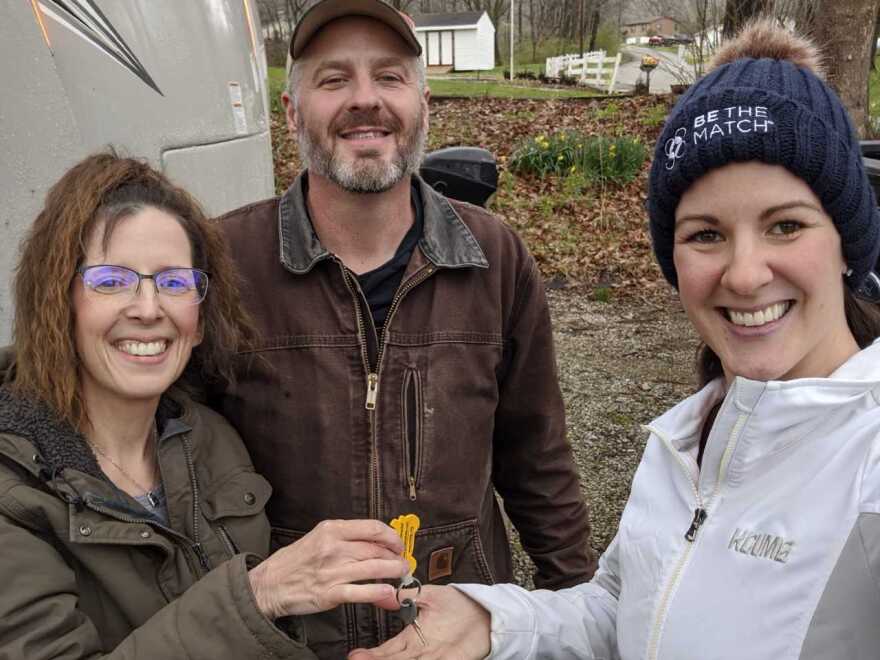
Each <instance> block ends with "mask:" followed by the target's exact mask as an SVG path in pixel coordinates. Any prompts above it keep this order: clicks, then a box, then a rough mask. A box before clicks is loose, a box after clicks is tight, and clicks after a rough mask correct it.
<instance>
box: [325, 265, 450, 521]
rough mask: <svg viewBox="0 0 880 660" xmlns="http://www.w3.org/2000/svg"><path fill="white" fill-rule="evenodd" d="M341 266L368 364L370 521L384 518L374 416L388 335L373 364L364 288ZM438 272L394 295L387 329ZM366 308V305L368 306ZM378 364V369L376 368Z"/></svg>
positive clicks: (422, 275)
mask: <svg viewBox="0 0 880 660" xmlns="http://www.w3.org/2000/svg"><path fill="white" fill-rule="evenodd" d="M337 263H338V264H339V267H340V269H341V270H342V278H343V280H344V281H345V285H346V287H347V288H348V290H349V293H351V296H352V300H353V302H354V309H355V317H356V319H357V325H358V330H359V332H360V336H361V337H362V341H361V346H360V347H361V359H362V360H363V363H364V371H365V372H366V374H367V397H366V401H365V405H364V407H365V408H366V409H367V410H368V411H370V412H369V416H370V518H374V519H378V518H379V517H380V516H379V514H380V512H379V510H378V509H379V505H378V500H379V487H380V484H379V456H378V449H377V446H376V444H377V442H376V426H375V419H374V416H373V412H374V411H375V409H376V400H377V398H378V396H379V374H380V373H381V371H382V358H383V356H384V355H385V333H383V337H382V341H381V342H378V341H377V342H376V343H377V344H378V348H377V349H376V351H377V354H376V361H375V363H373V362H372V361H371V359H370V358H371V355H370V353H371V351H370V350H369V349H370V345H369V339H368V336H367V328H366V323H365V321H364V315H365V314H367V313H369V308H368V306H367V309H366V310H364V311H362V303H364V295H363V292H361V291H360V286H358V285H356V284H354V283H353V282H352V279H353V278H354V276H353V275H352V274H351V273H350V272H349V270H348V269H347V268H346V267H345V264H343V263H342V262H341V261H339V260H338V259H337ZM434 270H435V268H434V266H432V265H431V266H427V267H425V268H423V269H422V270H420V271H419V272H417V273H416V274H415V275H413V276H412V277H410V278H409V280H407V281H406V282H404V283H403V285H401V286H400V287H399V288H398V289H397V292H396V293H395V294H394V298H393V299H392V301H391V305H390V306H389V308H388V314H387V315H386V317H385V327H386V328H387V327H388V326H389V325H390V324H391V319H392V318H393V317H394V314H395V312H397V308H398V307H399V306H400V301H401V300H402V299H403V297H404V296H405V295H406V294H407V293H408V292H409V291H410V290H411V289H412V288H413V287H415V286H416V285H418V284H420V283H421V282H423V281H424V280H426V279H427V278H428V277H429V276H430V275H431V274H432V273H433V272H434ZM355 286H357V290H355ZM364 306H366V305H365V303H364ZM370 328H371V329H372V335H373V337H374V338H375V336H376V331H375V328H373V327H372V321H370ZM374 364H375V369H374V368H373V365H374Z"/></svg>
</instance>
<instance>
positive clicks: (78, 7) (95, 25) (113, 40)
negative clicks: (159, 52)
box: [39, 0, 164, 96]
mask: <svg viewBox="0 0 880 660" xmlns="http://www.w3.org/2000/svg"><path fill="white" fill-rule="evenodd" d="M39 4H40V8H41V9H42V10H43V13H44V14H45V15H46V16H50V17H52V18H53V19H55V20H56V21H57V22H58V23H59V24H61V25H63V26H64V27H66V28H67V29H68V30H70V31H71V32H73V33H74V34H77V35H79V36H80V37H82V38H83V39H85V40H86V41H88V42H89V43H91V44H92V45H93V46H95V47H97V48H99V49H100V50H102V51H104V52H105V53H107V54H108V55H109V56H110V57H112V58H113V59H114V60H115V61H116V62H118V63H119V64H121V65H122V66H124V67H125V68H126V69H128V70H129V71H131V72H132V73H133V74H134V75H136V76H137V77H138V78H140V79H141V80H142V81H143V82H144V83H145V84H146V85H148V86H149V87H150V88H152V89H153V90H155V91H156V92H157V93H158V94H160V95H162V96H164V94H162V90H161V89H159V86H158V85H156V83H155V81H154V80H153V78H152V77H151V76H150V74H149V73H147V70H146V69H145V68H144V66H143V64H141V62H140V60H139V59H138V58H137V56H136V55H135V54H134V52H132V50H131V48H129V47H128V44H126V43H125V40H124V39H123V38H122V37H121V36H120V35H119V33H118V32H117V31H116V28H114V27H113V24H112V23H111V22H110V21H109V20H107V17H106V16H105V15H104V13H103V12H102V11H101V10H100V8H99V7H98V6H97V5H96V4H95V2H94V0H40V3H39Z"/></svg>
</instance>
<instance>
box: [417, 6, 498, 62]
mask: <svg viewBox="0 0 880 660" xmlns="http://www.w3.org/2000/svg"><path fill="white" fill-rule="evenodd" d="M413 20H414V21H415V24H416V37H417V38H418V40H419V43H420V44H421V45H422V59H423V60H424V62H425V65H426V66H443V67H452V68H453V69H455V70H456V71H487V70H489V69H494V68H495V26H494V25H492V20H491V19H490V18H489V14H487V13H486V12H484V11H483V12H478V11H472V12H460V13H457V14H417V15H415V16H413Z"/></svg>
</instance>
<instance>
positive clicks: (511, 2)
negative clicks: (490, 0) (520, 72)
mask: <svg viewBox="0 0 880 660" xmlns="http://www.w3.org/2000/svg"><path fill="white" fill-rule="evenodd" d="M514 3H515V0H510V82H513V36H514V35H513V17H514V16H515V14H514V13H513V6H514Z"/></svg>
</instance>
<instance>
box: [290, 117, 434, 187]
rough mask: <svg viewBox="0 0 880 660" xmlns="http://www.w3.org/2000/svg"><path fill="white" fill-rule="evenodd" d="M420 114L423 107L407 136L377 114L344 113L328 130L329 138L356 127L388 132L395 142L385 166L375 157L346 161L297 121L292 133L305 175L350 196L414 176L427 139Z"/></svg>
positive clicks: (382, 161) (390, 119)
mask: <svg viewBox="0 0 880 660" xmlns="http://www.w3.org/2000/svg"><path fill="white" fill-rule="evenodd" d="M424 113H425V109H424V107H421V106H420V108H419V112H418V115H417V117H415V121H414V122H413V128H412V130H411V131H409V132H407V133H401V132H400V129H401V128H402V127H401V124H400V122H399V121H398V120H397V119H395V118H388V119H386V120H384V121H383V120H382V119H381V116H380V114H379V112H353V113H347V114H346V115H345V116H344V117H343V118H342V119H340V120H338V121H336V122H334V123H333V125H332V126H331V127H330V129H329V130H330V133H331V134H333V135H339V134H340V132H341V131H344V130H346V129H347V128H354V127H357V126H374V127H376V126H380V127H382V128H385V129H387V130H390V131H391V132H392V134H393V135H396V136H397V137H398V140H399V141H398V142H397V145H396V150H395V153H394V156H393V157H392V159H391V162H388V163H386V162H385V161H384V160H382V159H380V158H378V157H368V156H360V157H354V158H352V159H350V160H346V159H344V158H341V157H339V156H338V155H336V154H334V153H333V152H332V151H330V150H328V149H327V148H326V147H325V146H324V144H323V143H322V141H321V137H320V136H318V135H315V134H314V133H313V132H312V131H310V130H309V129H308V127H306V126H305V125H304V124H305V122H299V123H298V124H297V131H296V138H297V144H298V145H299V154H300V158H301V159H302V161H303V164H304V165H305V167H307V168H308V170H309V172H312V173H315V174H319V175H321V176H323V177H325V178H327V179H329V180H330V181H332V182H333V183H335V184H336V185H338V186H339V187H340V188H342V189H343V190H346V191H348V192H353V193H380V192H385V191H386V190H390V189H391V188H393V187H394V186H395V185H396V184H397V183H399V182H400V181H401V180H403V178H404V177H407V176H410V175H412V174H415V173H416V172H417V171H418V169H419V166H420V165H421V164H422V159H423V158H424V155H425V142H426V138H427V135H426V133H427V131H426V130H425V128H424V121H423V120H424ZM339 139H341V138H339Z"/></svg>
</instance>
